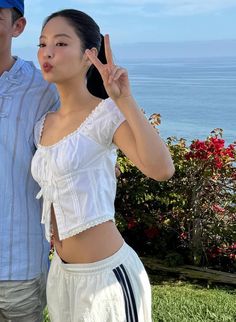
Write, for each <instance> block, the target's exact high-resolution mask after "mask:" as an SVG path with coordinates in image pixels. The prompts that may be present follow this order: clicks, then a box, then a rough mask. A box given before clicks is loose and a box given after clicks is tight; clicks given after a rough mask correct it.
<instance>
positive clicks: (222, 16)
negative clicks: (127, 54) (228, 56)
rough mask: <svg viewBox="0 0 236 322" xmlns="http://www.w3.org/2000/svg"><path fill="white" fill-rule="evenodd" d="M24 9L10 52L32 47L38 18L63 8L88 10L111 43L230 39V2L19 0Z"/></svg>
mask: <svg viewBox="0 0 236 322" xmlns="http://www.w3.org/2000/svg"><path fill="white" fill-rule="evenodd" d="M25 8H26V9H25V16H26V18H27V21H28V25H27V28H26V30H25V32H24V34H23V35H22V36H21V37H20V38H19V39H17V40H16V41H15V42H14V48H15V49H16V51H17V50H19V49H23V48H24V50H26V48H28V50H29V48H32V50H33V48H34V49H35V50H36V45H37V43H38V36H39V33H40V27H41V24H42V21H43V19H44V17H46V16H47V15H48V14H50V13H51V12H53V11H57V10H60V9H63V8H76V9H79V10H82V11H85V12H86V13H88V14H90V15H91V16H92V17H93V18H94V19H95V20H96V22H97V23H98V24H99V25H100V27H101V31H102V32H103V33H109V34H110V35H111V40H112V44H113V45H115V46H116V45H117V46H121V45H122V46H124V45H125V44H129V47H132V44H134V43H143V42H145V43H146V42H148V43H159V42H161V43H163V42H168V43H169V42H174V43H176V42H185V41H209V40H229V41H230V40H236V28H235V21H236V0H107V1H104V0H103V1H102V0H47V1H46V0H25ZM229 46H230V44H229Z"/></svg>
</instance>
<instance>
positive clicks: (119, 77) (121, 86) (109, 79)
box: [85, 35, 131, 101]
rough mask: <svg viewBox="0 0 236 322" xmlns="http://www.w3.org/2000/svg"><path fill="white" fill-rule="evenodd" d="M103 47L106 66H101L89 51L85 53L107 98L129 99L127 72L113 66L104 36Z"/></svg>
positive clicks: (107, 41)
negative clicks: (97, 72) (98, 77)
mask: <svg viewBox="0 0 236 322" xmlns="http://www.w3.org/2000/svg"><path fill="white" fill-rule="evenodd" d="M104 46H105V55H106V60H107V64H103V63H102V62H101V61H100V60H99V59H98V58H97V56H96V55H95V54H94V53H93V52H92V51H91V50H89V49H86V51H85V53H86V54H87V56H88V58H89V59H90V61H91V62H92V63H93V65H94V66H95V67H96V68H97V70H98V71H99V73H100V75H101V77H102V80H103V84H104V87H105V89H106V92H107V94H108V96H110V97H111V98H112V99H113V100H114V101H117V100H119V99H123V98H124V99H126V98H129V97H131V91H130V84H129V79H128V73H127V70H126V69H124V68H122V67H119V66H117V65H115V64H114V62H113V58H112V50H111V46H110V40H109V35H105V36H104Z"/></svg>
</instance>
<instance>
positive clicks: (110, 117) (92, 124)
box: [83, 98, 125, 147]
mask: <svg viewBox="0 0 236 322" xmlns="http://www.w3.org/2000/svg"><path fill="white" fill-rule="evenodd" d="M124 121H125V116H124V115H123V113H122V112H121V111H120V109H119V108H118V107H117V106H116V104H115V103H114V101H113V100H112V99H111V98H107V99H106V100H104V101H102V102H101V103H100V105H99V106H98V108H97V109H96V110H95V112H94V114H93V115H92V117H91V118H90V119H89V122H87V123H86V128H85V129H83V132H86V133H85V134H86V135H87V136H89V137H90V138H91V139H93V140H95V141H96V142H98V143H99V144H101V145H103V146H106V147H109V146H111V145H112V141H113V136H114V134H115V132H116V130H117V129H118V127H119V126H120V125H121V124H122V123H123V122H124Z"/></svg>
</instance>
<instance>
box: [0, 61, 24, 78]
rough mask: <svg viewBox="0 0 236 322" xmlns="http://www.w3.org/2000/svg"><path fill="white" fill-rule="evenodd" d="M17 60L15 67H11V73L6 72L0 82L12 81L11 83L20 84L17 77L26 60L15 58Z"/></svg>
mask: <svg viewBox="0 0 236 322" xmlns="http://www.w3.org/2000/svg"><path fill="white" fill-rule="evenodd" d="M14 59H15V63H14V64H13V66H12V67H11V69H10V70H9V71H5V72H4V73H3V74H2V75H1V77H0V82H1V81H7V80H8V81H10V82H11V83H15V84H18V83H19V82H20V80H19V78H18V76H17V72H18V71H19V70H20V69H21V67H22V66H23V64H24V60H23V59H21V58H19V57H17V56H14Z"/></svg>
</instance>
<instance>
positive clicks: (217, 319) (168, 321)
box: [152, 281, 236, 322]
mask: <svg viewBox="0 0 236 322" xmlns="http://www.w3.org/2000/svg"><path fill="white" fill-rule="evenodd" d="M152 291H153V322H236V290H235V289H230V288H222V287H220V288H219V287H214V288H211V289H208V288H206V287H204V286H201V285H199V284H190V283H187V282H180V281H174V282H170V281H167V282H159V283H158V284H157V283H154V285H153V286H152Z"/></svg>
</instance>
